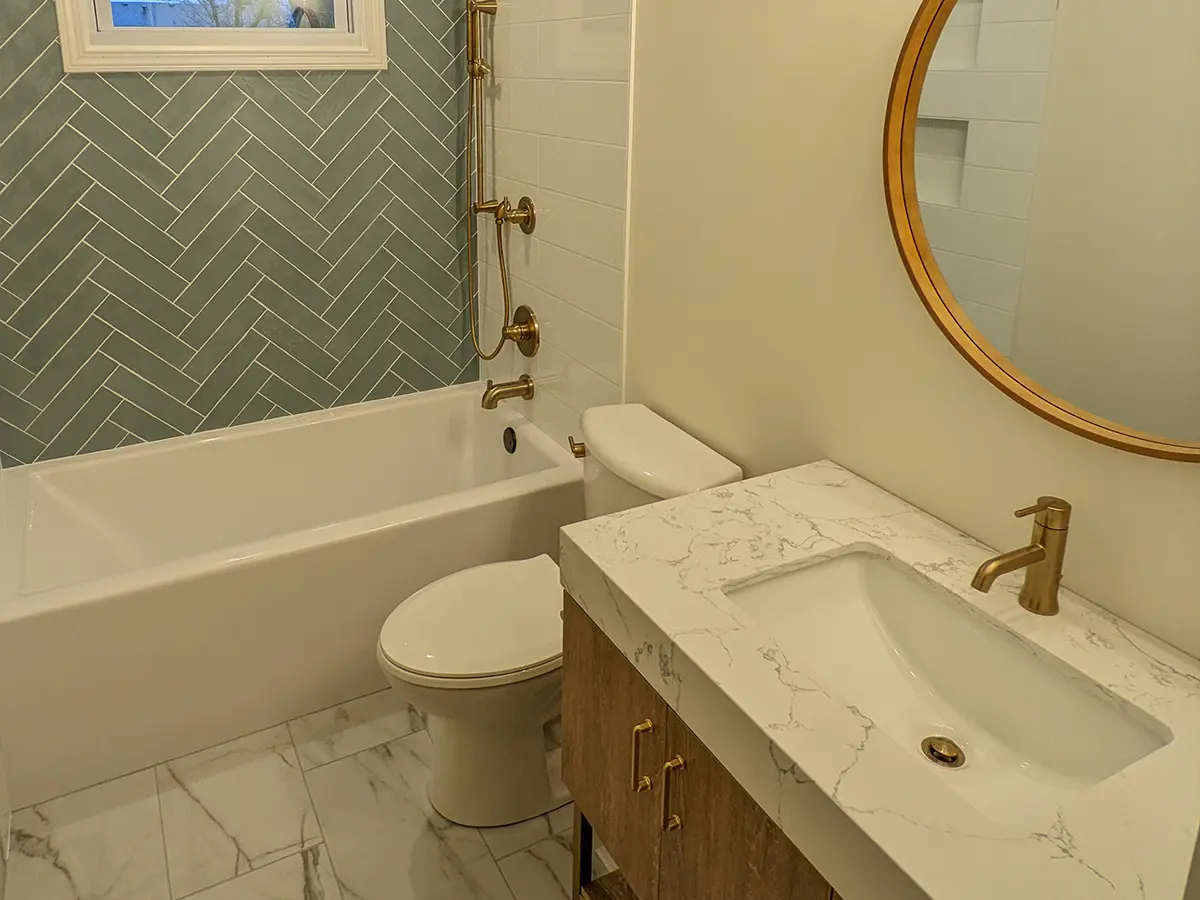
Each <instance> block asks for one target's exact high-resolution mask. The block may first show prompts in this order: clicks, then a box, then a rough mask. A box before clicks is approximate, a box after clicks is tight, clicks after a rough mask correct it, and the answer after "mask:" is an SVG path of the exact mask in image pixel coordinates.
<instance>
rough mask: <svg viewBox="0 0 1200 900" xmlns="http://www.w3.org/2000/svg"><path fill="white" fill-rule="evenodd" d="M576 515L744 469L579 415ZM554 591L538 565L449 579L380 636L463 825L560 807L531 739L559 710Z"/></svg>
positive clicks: (593, 414)
mask: <svg viewBox="0 0 1200 900" xmlns="http://www.w3.org/2000/svg"><path fill="white" fill-rule="evenodd" d="M583 435H584V441H585V443H586V445H587V450H588V455H587V457H586V459H585V461H584V499H585V508H586V511H587V515H588V518H594V517H596V516H604V515H608V514H609V513H614V512H618V511H620V510H623V509H631V508H632V507H635V506H642V505H644V504H647V503H654V502H656V501H658V500H663V499H668V498H670V497H678V496H681V495H683V494H688V493H692V492H693V491H702V490H706V489H708V488H712V487H717V486H718V485H722V484H729V483H731V482H734V481H740V480H741V478H742V470H741V469H740V468H738V466H736V465H735V464H734V463H732V462H730V461H729V460H727V459H725V458H724V457H723V456H721V455H720V454H718V453H716V452H715V451H714V450H712V449H710V448H709V447H706V446H705V445H704V444H701V443H700V442H699V441H697V440H696V439H695V438H693V437H691V436H690V435H688V434H686V433H684V432H683V431H680V430H679V429H678V428H676V427H675V426H674V425H672V424H671V423H669V422H667V421H666V420H665V419H662V418H660V417H659V416H657V415H655V414H654V413H653V412H651V411H650V410H649V409H647V408H646V407H644V406H641V405H639V404H630V405H625V406H603V407H596V408H595V409H590V410H588V411H587V412H585V413H584V414H583ZM562 598H563V593H562V586H561V584H560V583H559V574H558V566H557V565H555V563H554V561H553V560H552V559H550V557H548V556H539V557H537V558H536V559H527V560H521V561H518V562H502V563H493V564H491V565H486V566H478V567H476V568H473V569H467V570H465V571H462V572H456V573H455V574H453V575H449V576H447V577H445V578H442V579H441V580H439V581H435V582H434V583H433V584H431V585H429V586H428V587H426V588H423V589H422V590H420V591H418V592H417V593H415V594H413V595H412V596H411V597H410V598H408V600H406V601H405V602H404V603H402V604H401V605H400V606H399V607H397V609H396V611H395V612H393V613H392V614H391V615H390V616H389V617H388V620H387V622H385V623H384V626H383V630H382V631H381V632H380V635H379V646H378V653H377V655H378V658H379V664H380V666H381V667H382V668H383V672H384V674H385V675H386V676H387V678H388V681H390V682H391V684H392V686H393V687H394V688H395V689H396V690H397V691H399V692H400V694H401V696H403V697H404V698H405V700H407V701H408V702H409V703H411V704H412V705H413V706H416V707H417V708H418V709H422V710H424V711H425V712H426V714H427V716H428V721H429V733H430V737H431V738H432V739H433V744H434V759H433V783H432V786H431V787H430V801H431V802H432V803H433V806H434V808H435V809H436V810H437V811H438V812H439V813H441V814H442V815H443V816H444V817H446V818H447V819H449V820H451V821H452V822H457V823H459V824H462V825H471V826H474V827H490V826H496V825H509V824H512V823H513V822H520V821H523V820H525V819H531V818H534V817H535V816H540V815H542V814H544V813H546V812H548V811H550V810H552V809H555V808H556V807H559V806H562V805H563V804H564V803H566V802H568V801H569V799H570V797H569V796H568V795H567V792H566V789H565V787H564V786H563V784H562V781H561V779H560V778H559V777H558V774H557V772H552V771H551V767H550V765H549V763H548V755H547V752H546V746H545V739H544V736H543V729H544V727H545V725H546V723H547V722H548V721H550V720H551V719H552V718H554V717H555V716H557V715H558V713H559V709H560V705H561V699H562V672H561V669H562V619H561V613H562Z"/></svg>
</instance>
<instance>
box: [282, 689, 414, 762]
mask: <svg viewBox="0 0 1200 900" xmlns="http://www.w3.org/2000/svg"><path fill="white" fill-rule="evenodd" d="M288 728H289V729H290V730H291V732H292V739H293V740H294V741H295V744H296V754H297V755H298V756H299V758H300V766H301V768H303V769H305V770H308V769H314V768H316V767H317V766H323V765H325V764H326V763H331V762H333V761H335V760H338V759H342V758H343V757H346V756H352V755H353V754H355V753H358V752H359V751H361V750H366V749H367V748H369V747H376V746H378V745H379V744H383V743H387V742H388V741H391V740H395V739H397V738H402V737H404V736H405V735H409V734H412V733H413V732H415V731H424V730H425V721H424V719H423V718H422V717H421V713H420V712H419V711H417V710H416V709H414V708H413V707H411V706H409V705H408V704H407V703H402V702H401V701H400V700H399V699H398V698H397V697H396V695H395V694H394V693H393V692H392V691H391V690H390V689H388V690H386V691H379V692H377V693H374V694H368V695H367V696H365V697H359V698H358V699H357V700H351V701H350V702H349V703H343V704H342V705H341V706H335V707H333V708H332V709H326V710H322V711H321V712H316V713H312V714H311V715H307V716H302V717H301V718H299V719H295V720H293V721H292V722H290V723H288Z"/></svg>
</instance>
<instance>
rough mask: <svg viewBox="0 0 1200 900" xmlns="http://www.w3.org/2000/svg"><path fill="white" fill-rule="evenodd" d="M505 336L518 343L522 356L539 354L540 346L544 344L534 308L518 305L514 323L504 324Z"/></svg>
mask: <svg viewBox="0 0 1200 900" xmlns="http://www.w3.org/2000/svg"><path fill="white" fill-rule="evenodd" d="M504 337H505V339H506V340H509V341H512V342H513V343H514V344H516V345H517V349H518V350H520V351H521V355H522V356H537V352H538V348H539V347H541V346H542V330H541V328H540V327H539V326H538V320H537V316H535V315H534V314H533V310H532V309H530V308H529V307H528V306H518V307H517V312H516V315H514V316H513V323H512V324H511V325H505V326H504Z"/></svg>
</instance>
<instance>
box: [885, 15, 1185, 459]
mask: <svg viewBox="0 0 1200 900" xmlns="http://www.w3.org/2000/svg"><path fill="white" fill-rule="evenodd" d="M957 2H958V0H924V2H923V3H922V4H921V9H920V11H919V12H918V13H917V17H916V19H915V20H914V21H913V24H912V28H911V29H909V32H908V38H907V39H906V40H905V42H904V49H903V50H902V51H901V53H900V61H899V62H898V63H897V65H896V75H895V78H894V79H893V80H892V91H891V96H890V98H889V100H888V111H887V122H886V125H885V128H884V142H883V168H884V183H885V186H886V191H887V204H888V215H889V216H890V217H891V220H892V231H893V233H894V234H895V236H896V244H897V246H898V247H899V248H900V255H901V257H902V258H903V259H904V265H905V268H907V269H908V274H909V277H910V278H911V279H912V283H913V286H914V287H916V289H917V293H918V294H920V296H921V300H922V302H924V304H925V308H926V309H927V310H929V314H930V315H931V316H933V320H934V321H935V322H936V323H937V325H938V327H939V328H940V329H941V330H942V333H943V334H945V335H946V337H947V338H949V339H950V342H951V343H952V344H953V345H954V346H955V347H956V348H957V349H958V352H959V353H961V354H962V355H963V356H964V357H966V359H967V361H968V362H970V363H971V365H973V366H974V367H975V368H976V369H978V370H979V371H980V372H981V373H982V374H983V375H984V377H986V378H987V379H988V380H989V381H990V382H992V384H994V385H996V387H998V388H1000V390H1002V391H1004V392H1005V393H1006V394H1008V395H1009V396H1010V397H1012V398H1013V399H1014V400H1016V401H1017V402H1018V403H1020V404H1021V405H1022V406H1024V407H1025V408H1026V409H1029V410H1032V411H1033V412H1035V413H1037V414H1038V415H1039V416H1041V417H1042V418H1043V419H1046V420H1047V421H1050V422H1053V423H1054V424H1055V425H1059V426H1061V427H1062V428H1066V429H1067V430H1068V431H1073V432H1074V433H1075V434H1078V435H1081V436H1083V437H1085V438H1088V439H1089V440H1093V441H1098V442H1099V443H1101V444H1107V445H1108V446H1110V447H1116V448H1118V449H1121V450H1129V451H1131V452H1133V453H1139V454H1142V455H1143V456H1155V457H1158V458H1160V459H1173V460H1179V461H1183V462H1200V444H1193V443H1188V442H1186V441H1172V440H1169V439H1167V438H1163V437H1158V436H1156V435H1152V434H1146V433H1145V432H1141V431H1136V430H1134V429H1131V428H1126V427H1125V426H1123V425H1121V424H1119V423H1116V422H1110V421H1108V420H1106V419H1102V418H1100V417H1099V416H1095V415H1092V414H1091V413H1089V412H1087V411H1085V410H1083V409H1080V408H1079V407H1077V406H1075V405H1074V404H1072V403H1069V402H1067V401H1066V400H1064V399H1062V398H1061V397H1058V396H1055V395H1054V394H1053V393H1051V392H1050V391H1048V390H1046V389H1045V388H1044V387H1042V386H1041V385H1039V384H1037V383H1036V382H1034V381H1033V380H1032V379H1030V378H1029V377H1027V376H1026V375H1025V374H1024V373H1022V372H1021V371H1020V370H1019V369H1017V367H1016V366H1015V365H1014V364H1013V363H1012V362H1011V361H1010V360H1009V359H1008V358H1007V357H1006V356H1004V355H1003V354H1002V353H1000V351H999V350H997V349H996V348H995V347H993V346H992V345H991V343H990V342H988V340H987V339H986V338H985V337H984V336H983V334H982V333H981V332H980V331H979V329H977V328H976V327H975V325H974V324H973V323H972V322H971V320H970V318H969V317H968V316H967V314H966V313H965V312H964V311H963V308H962V307H961V306H959V304H958V301H957V300H955V299H954V295H953V293H952V292H951V291H950V286H949V285H948V284H947V282H946V279H945V278H944V277H943V276H942V272H941V270H940V269H939V268H938V265H937V262H936V261H935V260H934V256H933V248H932V247H931V246H930V244H929V239H928V237H927V236H926V234H925V226H924V224H923V223H922V221H921V215H920V208H919V207H918V205H917V179H916V170H915V154H914V147H915V140H916V133H917V111H918V109H919V107H920V102H921V91H922V89H923V88H924V86H925V76H926V74H927V73H928V71H929V61H930V59H931V58H932V57H933V51H934V48H935V47H936V46H937V42H938V39H939V38H940V37H941V36H942V31H943V29H944V28H945V27H946V22H947V20H948V19H949V18H950V13H951V12H952V11H953V10H954V6H955V4H956V3H957Z"/></svg>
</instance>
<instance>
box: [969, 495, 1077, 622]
mask: <svg viewBox="0 0 1200 900" xmlns="http://www.w3.org/2000/svg"><path fill="white" fill-rule="evenodd" d="M1015 515H1016V516H1017V518H1019V519H1023V518H1025V517H1026V516H1034V520H1033V536H1032V539H1031V541H1030V543H1029V546H1027V547H1021V548H1020V549H1019V550H1012V551H1009V552H1008V553H1002V554H1000V555H999V556H996V557H994V558H992V559H989V560H988V561H987V562H985V563H984V564H983V565H981V566H980V567H979V570H978V571H977V572H976V573H975V577H974V578H973V579H971V586H972V587H973V588H975V589H976V590H978V591H983V592H984V593H987V592H988V591H990V590H991V589H992V585H994V584H995V583H996V580H997V579H998V578H1000V577H1001V576H1002V575H1007V574H1008V573H1009V572H1015V571H1017V570H1018V569H1025V570H1026V572H1025V584H1024V586H1023V587H1022V588H1021V598H1020V602H1021V606H1022V607H1023V608H1025V609H1027V610H1029V611H1030V612H1031V613H1035V614H1037V615H1039V616H1054V615H1057V614H1058V588H1059V584H1060V582H1061V581H1062V570H1063V560H1064V559H1065V558H1066V555H1067V534H1068V531H1069V529H1070V526H1071V504H1070V503H1068V502H1067V501H1066V500H1063V499H1062V498H1061V497H1039V498H1038V502H1037V503H1035V504H1034V505H1033V506H1027V507H1025V508H1024V509H1018V510H1017V511H1016V513H1015Z"/></svg>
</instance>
